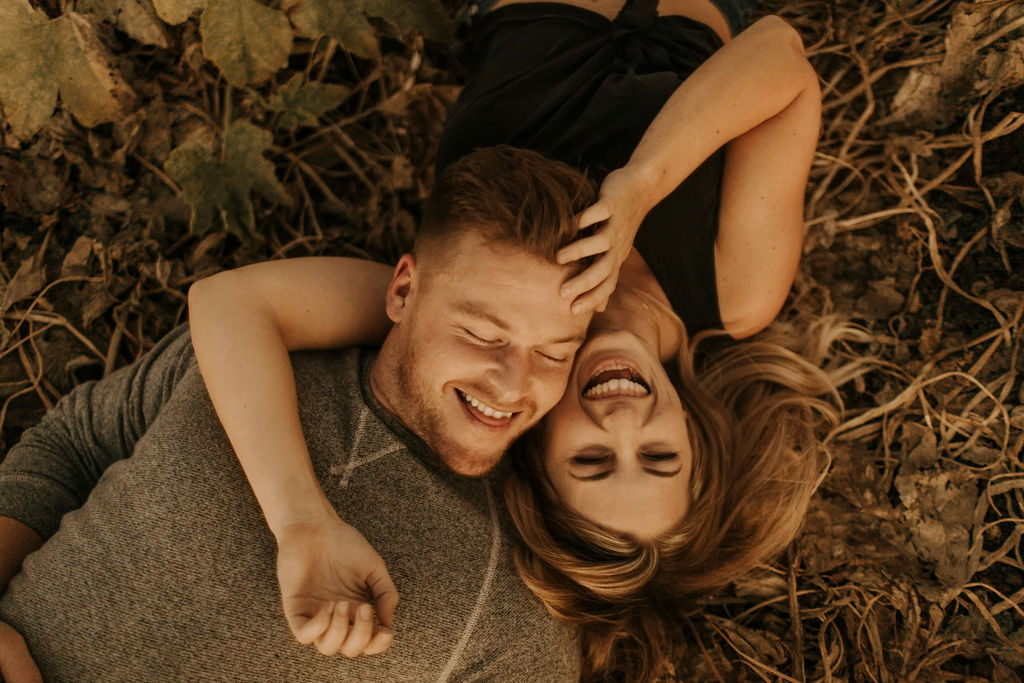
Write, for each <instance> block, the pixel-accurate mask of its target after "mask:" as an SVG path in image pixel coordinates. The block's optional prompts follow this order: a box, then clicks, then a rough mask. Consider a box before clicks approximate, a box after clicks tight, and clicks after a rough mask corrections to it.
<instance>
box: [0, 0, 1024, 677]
mask: <svg viewBox="0 0 1024 683" xmlns="http://www.w3.org/2000/svg"><path fill="white" fill-rule="evenodd" d="M462 4H463V3H459V2H448V3H447V9H448V11H449V12H450V13H451V14H452V15H454V14H456V13H457V12H458V11H459V10H460V9H461V5H462ZM42 6H43V7H44V8H45V9H46V10H47V11H48V12H49V14H50V16H56V14H58V13H59V12H60V11H61V7H63V4H62V3H61V4H59V3H57V2H56V1H54V2H52V3H43V4H42ZM769 8H770V9H771V10H772V11H776V12H779V13H780V14H782V15H783V16H784V17H785V18H787V19H788V20H789V21H791V22H792V23H793V24H795V25H796V26H797V27H798V28H799V29H800V31H801V33H802V35H803V37H804V41H805V44H806V46H807V50H808V53H809V55H810V57H811V60H812V62H813V64H814V66H815V68H816V69H817V71H818V73H819V75H820V77H821V83H822V91H823V97H824V117H823V118H824V121H823V131H822V136H821V143H820V146H819V151H818V155H817V158H816V160H815V163H814V167H813V169H812V173H811V180H810V184H809V187H808V196H807V214H806V215H807V227H808V234H807V242H806V249H805V252H806V253H805V258H804V261H803V264H802V266H801V270H800V274H799V276H798V279H797V283H796V285H795V286H794V290H793V295H792V297H791V301H790V304H789V305H788V306H787V310H786V311H785V312H784V314H783V317H787V318H796V317H803V318H806V317H807V316H812V317H814V316H822V315H829V314H837V315H840V316H843V317H845V318H849V319H851V320H853V321H854V322H856V323H858V324H859V325H861V326H862V327H863V329H864V334H863V336H862V337H861V338H860V339H858V340H855V341H851V342H847V343H845V344H843V345H842V346H841V347H839V348H837V349H836V351H835V353H834V360H835V361H836V362H840V361H843V360H850V359H854V358H862V359H868V361H867V362H868V363H869V367H868V368H867V371H866V372H865V373H863V374H861V375H860V376H858V377H856V378H854V379H851V381H849V382H848V383H847V384H845V385H844V386H843V387H842V396H843V399H844V402H845V408H846V411H845V414H844V422H843V424H842V426H841V427H840V428H839V429H838V430H837V431H836V432H835V433H834V434H833V435H832V437H831V451H832V462H831V467H830V470H829V472H828V474H827V476H826V477H825V478H824V480H823V481H822V483H821V485H820V488H819V492H818V493H817V494H816V496H815V500H814V502H813V504H812V507H811V511H810V513H809V515H808V517H807V520H806V524H805V528H804V531H803V533H802V534H801V535H800V537H799V538H798V539H797V540H796V542H795V543H794V544H793V545H792V547H791V548H790V549H789V550H788V552H787V553H786V554H785V555H784V556H783V557H781V558H779V559H778V560H777V561H775V562H773V563H772V564H771V565H769V566H765V567H762V568H759V569H757V570H756V571H755V572H753V573H752V574H751V575H750V576H749V577H748V578H747V579H745V580H743V581H741V582H739V583H737V584H736V585H734V586H732V587H730V588H729V589H728V590H726V591H724V592H722V593H721V594H719V595H716V596H714V597H713V598H710V599H708V600H707V602H706V604H705V605H704V608H703V609H702V610H701V611H700V612H699V613H696V614H694V615H692V616H691V617H689V619H688V621H687V629H688V630H689V631H690V632H691V633H692V638H691V639H690V641H689V644H688V646H687V647H686V648H685V650H684V651H682V652H680V653H678V656H677V657H675V658H674V659H673V661H672V662H671V666H670V668H671V672H670V674H668V675H667V676H666V678H667V679H668V680H673V679H676V680H700V681H705V680H708V681H712V680H719V681H733V680H772V681H782V680H786V681H794V680H795V681H803V680H825V681H832V680H835V681H907V680H923V681H949V680H964V681H968V680H969V681H1020V680H1022V675H1021V672H1022V671H1024V608H1022V605H1024V558H1022V554H1021V536H1022V534H1024V466H1022V462H1021V456H1022V453H1021V449H1022V444H1024V405H1022V404H1024V385H1022V382H1021V372H1020V368H1019V366H1020V365H1021V364H1022V362H1024V356H1022V353H1021V335H1020V328H1021V316H1022V314H1024V268H1022V266H1024V161H1022V158H1024V3H1021V2H1020V1H1019V0H1015V1H1013V0H998V1H994V2H973V3H972V2H948V1H942V0H921V1H919V2H915V1H912V0H888V2H881V1H876V0H832V1H826V0H807V1H805V2H791V3H785V4H783V3H781V2H777V1H776V0H771V2H770V3H769ZM98 26H99V35H100V38H101V39H102V41H103V42H104V43H105V44H106V45H107V46H108V47H109V48H110V49H111V50H112V51H113V53H114V55H115V57H116V65H117V68H118V69H119V70H120V73H122V74H124V77H125V79H126V81H127V82H128V83H129V84H130V85H131V87H132V88H133V89H134V90H135V92H136V93H137V95H138V106H137V107H136V108H135V109H134V110H133V111H132V112H131V114H130V115H126V116H125V117H123V118H122V119H121V120H118V121H115V122H113V123H102V124H100V125H97V126H94V127H92V128H86V127H84V126H83V125H81V123H80V122H78V121H77V120H76V119H74V118H73V117H72V116H71V115H70V114H68V113H67V112H65V111H64V110H63V109H61V108H58V109H57V111H56V112H55V114H54V115H53V117H52V118H51V119H50V121H49V123H47V124H46V126H45V127H44V128H43V129H42V131H40V132H39V133H38V134H36V135H35V136H33V137H31V138H29V139H27V140H19V139H18V138H17V137H16V136H14V135H13V134H12V133H11V132H10V130H7V131H6V132H5V133H4V135H5V138H4V141H5V144H4V145H3V146H0V228H2V230H0V254H2V258H0V451H6V449H7V448H8V447H9V446H10V445H11V444H12V443H14V442H15V441H16V440H17V438H18V436H19V434H20V433H21V431H22V430H23V429H24V428H25V427H26V426H29V425H31V424H32V423H33V422H34V421H36V420H38V419H39V417H40V416H41V414H42V413H43V412H44V411H45V410H46V409H47V408H49V407H51V406H52V405H54V403H55V402H56V401H57V400H58V399H59V398H60V396H61V395H63V394H64V393H65V392H67V391H68V390H70V389H71V388H72V387H73V386H75V385H76V384H78V383H80V382H82V381H86V380H89V379H94V378H98V377H101V376H103V375H104V374H106V373H108V372H110V371H111V370H113V369H114V368H117V367H120V366H122V365H125V364H127V363H130V362H132V361H133V360H134V359H136V358H138V357H139V355H140V354H142V353H144V352H145V351H146V350H147V349H148V348H149V347H150V346H151V345H152V344H153V343H154V341H155V340H156V339H158V338H159V337H160V336H162V335H163V334H164V333H166V332H167V331H168V330H170V329H171V328H173V327H174V326H176V325H178V324H179V323H181V322H183V321H184V320H185V319H186V317H187V316H186V310H185V301H186V300H185V292H186V291H187V289H188V286H189V284H190V283H191V282H193V281H195V280H196V279H197V278H201V277H203V276H205V275H208V274H211V273H213V272H215V271H217V270H220V269H223V268H231V267H235V266H238V265H242V264H245V263H249V262H252V261H257V260H263V259H268V258H277V257H284V256H304V255H310V254H335V255H342V254H348V255H363V256H369V257H373V258H377V259H382V260H385V261H391V260H394V259H395V258H396V257H397V255H398V254H400V253H401V252H402V250H403V249H404V248H406V247H407V246H408V245H409V244H410V240H411V237H412V234H413V230H414V226H415V225H416V221H417V217H418V215H419V210H420V205H421V202H422V200H423V198H424V196H425V195H426V192H427V191H428V188H429V187H430V185H431V182H432V176H433V171H432V157H433V152H434V149H435V147H436V142H437V139H438V136H439V132H440V129H441V126H442V123H443V118H444V114H445V111H446V108H447V106H448V104H449V103H450V102H451V101H452V99H453V98H454V97H455V96H456V95H457V92H458V83H459V69H458V66H457V63H456V62H455V60H454V58H453V57H452V56H451V54H452V52H451V50H450V49H448V48H446V47H445V46H443V45H440V44H437V43H432V42H428V43H427V44H426V45H424V43H423V41H422V40H417V41H413V42H412V43H404V42H402V41H399V40H397V39H394V38H385V39H384V41H383V43H382V46H383V57H382V58H381V59H380V60H379V61H374V60H364V59H359V58H356V57H353V56H350V55H348V54H346V53H345V52H344V51H341V50H338V49H337V46H336V44H333V43H332V41H317V42H315V43H314V42H309V44H308V45H305V46H304V47H303V46H301V45H298V46H297V47H296V49H295V51H294V52H293V54H292V57H291V60H290V61H289V69H288V70H289V72H304V73H306V74H307V75H309V74H318V75H319V76H320V77H323V78H325V79H327V80H330V81H331V82H333V83H339V84H343V85H344V86H345V88H346V96H345V98H344V101H343V103H342V104H341V105H340V106H339V107H337V108H335V109H333V110H331V111H329V112H328V113H326V114H325V115H324V116H322V117H321V119H320V124H319V125H318V126H316V127H307V128H297V129H294V130H288V127H287V125H286V123H285V122H284V121H283V118H282V117H278V118H273V117H271V118H268V119H266V120H262V122H261V123H262V125H265V126H267V127H268V128H270V129H271V130H273V132H274V139H273V143H272V145H271V146H270V148H269V150H268V153H267V158H268V159H270V160H271V161H272V162H273V164H274V166H275V169H276V173H277V177H278V178H279V179H280V181H281V182H282V184H283V186H284V188H285V189H286V191H287V193H288V194H289V195H290V196H291V197H292V201H291V203H290V205H280V204H274V203H272V202H269V201H266V200H264V199H259V198H257V199H256V200H254V207H255V208H254V210H255V213H254V220H255V224H256V225H257V226H258V230H257V232H256V234H255V235H252V236H245V235H244V233H237V234H232V233H230V232H229V231H228V230H226V229H223V226H221V227H214V228H213V229H210V230H208V231H206V232H202V233H190V232H189V225H188V221H189V207H188V205H187V204H186V203H185V202H184V201H183V199H182V196H181V190H180V188H179V187H178V185H177V184H176V183H175V182H174V180H173V179H171V178H169V177H168V174H167V172H166V170H165V167H164V164H165V162H166V160H167V158H168V155H169V154H170V151H171V150H172V149H173V148H175V147H176V146H178V145H180V144H181V143H182V142H183V141H184V140H186V139H207V138H212V137H213V136H214V134H213V132H214V131H216V130H217V129H218V128H219V127H220V122H222V121H226V120H229V117H230V116H231V111H232V107H234V112H235V113H238V112H246V111H248V112H252V111H256V110H257V109H258V107H257V106H256V100H257V99H258V98H259V97H261V96H262V95H261V93H264V94H265V93H266V92H267V91H268V88H270V86H264V88H263V90H260V89H258V88H256V89H232V88H230V87H228V86H226V84H225V82H224V80H223V78H222V77H221V76H220V74H219V72H218V70H217V69H216V68H215V67H213V66H212V65H211V64H209V63H208V62H205V61H204V60H203V59H202V57H201V56H197V55H198V48H197V45H198V42H199V40H200V37H199V33H198V30H197V28H196V25H195V20H194V19H193V20H189V21H188V22H185V23H184V24H182V25H180V26H176V27H174V28H173V30H171V29H168V36H169V44H168V45H169V46H168V47H158V46H153V45H147V44H143V43H140V42H139V41H137V40H135V39H133V38H131V37H129V36H127V35H126V34H125V33H124V32H122V31H121V30H120V29H116V28H114V27H113V26H112V25H110V24H109V23H98ZM285 80H286V79H285V77H284V75H280V76H278V77H277V82H278V83H283V82H284V81H285ZM0 125H2V124H0ZM0 130H2V128H0ZM204 136H205V137H204ZM240 235H241V236H240Z"/></svg>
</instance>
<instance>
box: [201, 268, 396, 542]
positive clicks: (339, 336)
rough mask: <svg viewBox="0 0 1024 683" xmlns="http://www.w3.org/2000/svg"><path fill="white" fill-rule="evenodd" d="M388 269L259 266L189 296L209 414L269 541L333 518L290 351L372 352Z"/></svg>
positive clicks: (383, 329)
mask: <svg viewBox="0 0 1024 683" xmlns="http://www.w3.org/2000/svg"><path fill="white" fill-rule="evenodd" d="M390 280H391V268H389V267H388V266H385V265H382V264H379V263H373V262H371V261H363V260H359V259H350V258H329V257H323V258H301V259H287V260H282V261H268V262H266V263H257V264H254V265H251V266H246V267H244V268H239V269H236V270H230V271H225V272H222V273H218V274H217V275H213V276H211V277H209V278H206V279H205V280H201V281H199V282H197V283H195V284H194V285H193V286H192V289H191V290H190V291H189V322H190V325H191V330H192V344H193V346H194V348H195V354H196V359H197V361H198V363H199V369H200V371H201V372H202V374H203V380H204V381H205V382H206V386H207V390H208V391H209V393H210V398H211V400H212V402H213V406H214V408H215V409H216V411H217V415H218V416H219V417H220V419H221V422H222V423H223V425H224V429H225V431H226V432H227V435H228V438H229V439H230V441H231V445H232V446H233V447H234V449H235V453H236V454H237V456H238V459H239V462H240V463H241V465H242V469H243V470H244V471H245V474H246V476H247V477H248V479H249V483H250V485H251V486H252V489H253V492H254V493H255V494H256V498H257V500H258V501H259V503H260V506H261V508H262V509H263V513H264V516H265V517H266V519H267V523H268V525H269V526H270V529H271V531H273V532H274V533H275V534H277V533H278V532H279V530H280V529H282V528H284V527H285V526H287V525H289V524H294V523H301V522H309V521H312V520H316V519H318V518H320V517H322V516H323V515H324V514H328V515H330V514H333V513H334V511H333V508H330V505H329V504H328V502H327V499H326V498H325V496H324V494H323V491H322V490H321V488H320V485H319V483H318V482H317V480H316V477H315V475H314V473H313V467H312V464H311V462H310V457H309V451H308V449H307V447H306V441H305V438H304V437H303V434H302V427H301V425H300V423H299V409H298V401H297V398H296V391H295V377H294V375H293V373H292V367H291V363H290V361H289V359H288V352H289V351H296V350H300V349H326V348H341V347H346V346H358V345H364V344H379V343H380V342H381V341H382V340H383V339H384V336H385V335H386V334H387V330H388V328H389V326H390V321H389V320H388V319H387V316H386V315H385V312H384V294H385V291H386V289H387V285H388V283H389V282H390Z"/></svg>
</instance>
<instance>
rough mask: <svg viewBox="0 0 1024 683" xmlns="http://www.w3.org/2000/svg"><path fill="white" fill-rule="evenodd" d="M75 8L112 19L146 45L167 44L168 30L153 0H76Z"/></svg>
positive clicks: (103, 18) (105, 19)
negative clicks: (151, 0) (154, 6)
mask: <svg viewBox="0 0 1024 683" xmlns="http://www.w3.org/2000/svg"><path fill="white" fill-rule="evenodd" d="M75 10H76V11H78V12H81V13H82V14H89V15H91V16H93V17H96V19H98V20H99V21H106V22H108V23H111V24H113V25H115V26H117V28H119V29H120V30H122V31H124V32H125V33H127V34H128V35H129V36H131V37H132V38H134V39H135V40H137V41H139V42H140V43H143V44H145V45H156V46H157V47H167V46H168V42H167V33H166V31H165V30H164V25H163V22H162V21H161V20H160V18H159V17H158V16H157V14H156V10H155V9H154V8H153V3H152V2H150V0H77V2H76V3H75Z"/></svg>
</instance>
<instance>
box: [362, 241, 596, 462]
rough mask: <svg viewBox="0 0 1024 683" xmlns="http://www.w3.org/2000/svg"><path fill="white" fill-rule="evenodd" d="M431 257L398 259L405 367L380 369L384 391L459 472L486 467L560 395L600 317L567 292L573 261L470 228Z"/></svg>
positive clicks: (393, 302)
mask: <svg viewBox="0 0 1024 683" xmlns="http://www.w3.org/2000/svg"><path fill="white" fill-rule="evenodd" d="M427 258H428V259H429V263H417V262H416V260H415V259H414V258H413V257H412V256H409V255H406V256H404V257H403V258H402V260H401V261H400V262H399V264H398V266H397V267H396V269H395V276H394V279H393V281H392V283H391V287H390V289H389V291H388V304H387V308H388V315H389V316H390V317H391V319H392V320H393V321H394V322H395V323H396V324H395V326H394V328H393V329H392V331H391V334H390V335H389V337H388V340H387V342H385V351H386V352H387V354H386V360H385V362H387V363H391V364H393V365H394V368H393V372H392V373H391V374H388V373H387V372H379V373H378V368H375V369H374V380H375V382H374V390H375V391H376V393H377V395H378V398H380V400H381V402H382V403H384V405H385V406H386V407H387V408H388V409H389V410H391V411H392V412H393V413H394V414H395V415H396V416H398V417H399V419H401V420H402V422H403V423H404V424H405V425H406V426H408V427H409V428H410V429H411V430H412V431H413V432H415V433H416V434H417V435H419V436H420V437H421V438H422V439H423V440H424V441H426V443H427V444H428V445H429V446H430V447H431V448H432V449H433V450H434V451H435V452H436V453H437V454H438V455H439V456H440V457H441V458H442V460H444V462H445V463H446V464H447V465H448V466H449V467H450V468H451V469H452V470H454V471H455V472H458V473H459V474H464V475H468V476H479V475H482V474H485V473H486V472H488V471H489V470H490V469H491V468H493V467H494V466H495V465H496V464H497V463H498V461H499V460H500V459H501V456H502V454H503V453H504V452H505V450H506V449H507V448H508V447H509V445H510V444H511V443H512V442H513V440H515V439H516V437H518V436H519V435H520V434H522V433H523V432H524V431H525V430H526V429H528V428H529V427H531V426H533V425H534V424H536V423H537V421H538V420H539V419H540V418H541V417H542V416H543V415H544V414H545V413H547V411H548V410H550V409H551V407H552V406H554V405H555V403H557V402H558V400H559V399H560V398H561V396H562V392H563V391H564V390H565V385H566V381H567V379H568V377H569V372H570V370H571V369H572V362H573V357H574V355H575V353H576V349H578V348H579V346H580V344H581V343H582V342H583V338H584V334H585V332H586V327H587V323H588V322H589V316H574V315H572V313H571V312H570V310H569V303H570V302H569V301H567V300H565V299H563V298H562V296H561V295H560V294H559V287H560V286H561V284H562V283H563V281H564V280H565V278H566V275H567V272H568V271H567V270H566V268H565V267H564V266H558V265H555V264H552V263H548V262H546V261H544V260H543V259H541V258H539V257H536V256H532V255H529V254H526V253H524V252H522V251H520V250H518V249H516V248H515V247H512V246H508V245H488V244H487V243H485V242H484V240H483V238H481V237H479V236H477V235H473V234H469V235H466V236H463V237H461V238H460V239H459V241H458V242H457V243H455V244H454V245H452V247H451V248H450V252H449V253H448V254H446V256H445V257H444V258H443V259H439V258H437V257H435V256H431V257H427ZM391 344H393V345H394V346H393V348H392V349H388V348H387V347H388V345H391ZM392 351H393V353H392ZM384 356H385V352H382V357H384ZM380 364H381V359H378V366H379V365H380ZM388 378H389V379H388Z"/></svg>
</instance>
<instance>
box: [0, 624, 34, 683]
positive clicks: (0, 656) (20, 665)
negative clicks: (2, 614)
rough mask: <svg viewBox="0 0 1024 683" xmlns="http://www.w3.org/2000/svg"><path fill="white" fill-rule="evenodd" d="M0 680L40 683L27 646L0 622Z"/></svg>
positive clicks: (11, 628) (17, 635) (10, 628)
mask: <svg viewBox="0 0 1024 683" xmlns="http://www.w3.org/2000/svg"><path fill="white" fill-rule="evenodd" d="M0 680H3V682H4V683H42V681H43V675H42V674H41V673H39V667H37V666H36V663H35V662H34V661H32V655H31V654H29V651H28V645H26V644H25V639H24V638H22V637H21V634H20V633H18V632H17V631H15V630H14V628H13V627H11V626H10V625H9V624H5V623H3V622H0Z"/></svg>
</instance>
